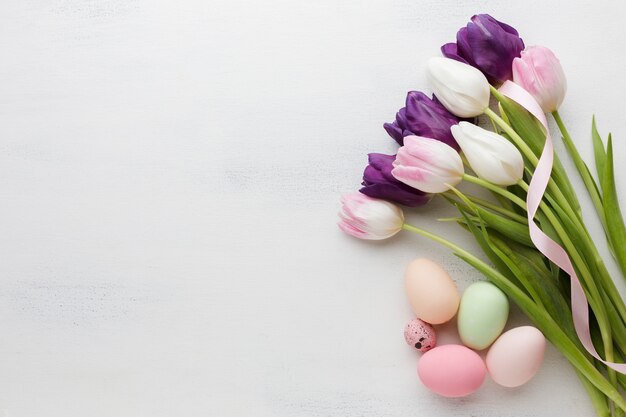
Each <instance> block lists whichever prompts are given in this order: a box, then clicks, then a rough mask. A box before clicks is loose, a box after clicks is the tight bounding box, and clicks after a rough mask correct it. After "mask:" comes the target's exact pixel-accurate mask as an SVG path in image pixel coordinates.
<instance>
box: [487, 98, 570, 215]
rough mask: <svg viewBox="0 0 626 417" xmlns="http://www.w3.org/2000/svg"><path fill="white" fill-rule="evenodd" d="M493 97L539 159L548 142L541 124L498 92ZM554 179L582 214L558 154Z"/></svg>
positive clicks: (555, 159) (568, 199)
mask: <svg viewBox="0 0 626 417" xmlns="http://www.w3.org/2000/svg"><path fill="white" fill-rule="evenodd" d="M492 92H493V91H492ZM493 95H494V96H495V97H496V99H497V100H498V101H499V103H500V105H501V108H502V109H503V110H504V114H505V115H506V117H507V119H508V120H509V121H510V125H511V127H512V128H513V129H514V130H515V131H516V132H517V133H518V134H519V135H520V136H521V137H522V138H523V139H524V141H525V142H526V144H528V146H529V147H530V149H531V150H532V151H533V153H534V154H535V155H536V156H537V157H539V156H540V155H541V152H542V150H543V147H544V144H545V140H546V133H545V131H544V129H543V126H542V125H541V124H540V123H539V121H538V120H537V119H536V118H535V116H533V115H532V114H530V113H529V112H528V111H527V110H526V109H524V108H523V107H522V106H520V105H519V104H517V103H516V102H515V101H513V100H511V99H509V98H508V97H505V96H503V95H502V94H500V93H497V92H493ZM552 179H553V180H554V182H555V183H556V184H557V186H558V187H559V188H560V190H561V192H562V193H563V194H564V195H565V198H566V199H567V201H568V202H569V203H570V205H571V206H572V208H573V209H574V210H575V211H576V212H577V213H580V203H579V202H578V197H577V196H576V193H575V191H574V187H573V186H572V184H571V183H570V181H569V178H568V176H567V174H566V172H565V168H563V164H561V161H560V160H559V158H558V155H556V154H555V155H554V165H553V168H552Z"/></svg>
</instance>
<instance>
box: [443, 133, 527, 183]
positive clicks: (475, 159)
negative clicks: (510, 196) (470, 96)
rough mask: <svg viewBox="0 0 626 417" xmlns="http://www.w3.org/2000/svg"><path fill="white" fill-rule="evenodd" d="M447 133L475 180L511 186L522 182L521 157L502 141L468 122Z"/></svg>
mask: <svg viewBox="0 0 626 417" xmlns="http://www.w3.org/2000/svg"><path fill="white" fill-rule="evenodd" d="M451 130H452V134H453V135H454V138H455V139H456V141H457V143H458V144H459V146H460V147H461V150H462V151H463V154H465V157H466V158H467V161H468V162H469V164H470V166H471V167H472V170H474V172H475V173H476V175H478V177H480V178H482V179H483V180H486V181H489V182H491V183H492V184H496V185H513V184H515V183H517V182H518V181H519V180H520V179H521V178H522V175H523V174H524V159H523V158H522V154H521V153H520V151H519V150H518V149H517V148H516V147H515V145H513V144H512V143H511V142H509V141H508V140H506V139H505V138H504V137H502V136H500V135H498V134H496V133H493V132H490V131H488V130H485V129H483V128H481V127H478V126H476V125H473V124H471V123H468V122H461V123H459V124H458V125H456V126H452V128H451Z"/></svg>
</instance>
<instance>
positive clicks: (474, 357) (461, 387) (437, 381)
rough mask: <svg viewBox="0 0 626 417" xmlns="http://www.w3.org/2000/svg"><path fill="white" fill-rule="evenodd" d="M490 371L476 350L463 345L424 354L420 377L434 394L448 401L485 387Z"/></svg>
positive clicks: (446, 347)
mask: <svg viewBox="0 0 626 417" xmlns="http://www.w3.org/2000/svg"><path fill="white" fill-rule="evenodd" d="M486 373H487V370H486V368H485V363H484V362H483V360H482V359H481V357H480V356H478V354H477V353H476V352H474V351H473V350H471V349H469V348H467V347H465V346H461V345H443V346H437V347H436V348H434V349H431V350H429V351H428V352H426V353H424V355H423V356H422V357H421V358H420V360H419V362H418V364H417V374H418V376H419V378H420V379H421V380H422V383H423V384H424V385H426V387H427V388H428V389H430V390H431V391H433V392H435V393H437V394H439V395H442V396H444V397H464V396H466V395H469V394H471V393H473V392H475V391H476V390H477V389H478V388H480V386H481V385H482V383H483V381H484V379H485V375H486Z"/></svg>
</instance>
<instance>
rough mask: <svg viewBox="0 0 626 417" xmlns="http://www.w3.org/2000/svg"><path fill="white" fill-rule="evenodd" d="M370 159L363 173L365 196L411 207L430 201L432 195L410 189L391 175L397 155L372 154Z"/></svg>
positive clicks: (369, 156)
mask: <svg viewBox="0 0 626 417" xmlns="http://www.w3.org/2000/svg"><path fill="white" fill-rule="evenodd" d="M368 159H369V165H368V166H367V167H366V168H365V171H364V172H363V188H361V189H360V190H359V191H361V192H362V193H363V194H365V195H367V196H370V197H372V198H381V199H383V200H389V201H393V202H395V203H399V204H404V205H405V206H409V207H417V206H421V205H424V204H426V203H428V202H429V201H430V199H431V195H430V194H426V193H424V192H422V191H420V190H416V189H415V188H413V187H409V186H408V185H406V184H404V183H402V182H400V181H398V180H397V179H396V178H395V177H394V176H393V175H391V170H392V169H393V161H394V160H395V159H396V156H395V155H383V154H380V153H371V154H369V155H368Z"/></svg>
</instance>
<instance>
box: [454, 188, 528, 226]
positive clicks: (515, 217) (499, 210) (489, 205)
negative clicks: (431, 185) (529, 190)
mask: <svg viewBox="0 0 626 417" xmlns="http://www.w3.org/2000/svg"><path fill="white" fill-rule="evenodd" d="M443 194H445V195H446V196H448V197H454V196H455V194H454V193H451V192H450V191H446V192H445V193H443ZM465 196H466V197H467V198H468V200H470V201H471V202H472V203H474V204H478V205H479V206H482V207H485V208H488V209H490V210H493V211H495V212H496V213H499V214H502V215H504V216H507V217H508V218H510V219H512V220H515V221H517V222H518V223H524V224H527V223H528V220H527V219H526V217H524V216H521V215H519V214H517V213H515V212H514V211H511V210H509V209H506V208H504V207H502V206H499V205H497V204H494V203H492V202H490V201H487V200H484V199H482V198H479V197H476V196H473V195H470V194H465Z"/></svg>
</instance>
